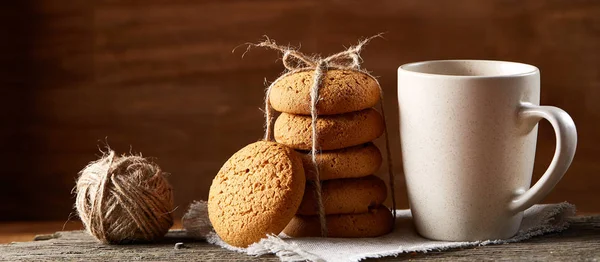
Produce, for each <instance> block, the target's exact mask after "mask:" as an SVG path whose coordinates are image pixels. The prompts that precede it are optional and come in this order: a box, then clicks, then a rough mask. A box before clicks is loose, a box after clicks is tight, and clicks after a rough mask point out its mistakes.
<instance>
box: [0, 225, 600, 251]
mask: <svg viewBox="0 0 600 262" xmlns="http://www.w3.org/2000/svg"><path fill="white" fill-rule="evenodd" d="M38 239H39V241H33V242H18V243H11V244H7V245H0V260H3V261H32V260H44V261H73V260H80V261H83V260H85V261H117V260H118V261H131V260H144V261H219V260H227V261H242V260H250V259H252V260H258V261H277V260H278V259H277V258H276V257H275V256H272V255H269V256H262V257H250V256H247V255H244V254H241V253H236V252H232V251H228V250H225V249H221V248H219V247H217V246H213V245H210V244H207V243H205V242H197V241H194V240H192V239H188V238H186V237H185V235H184V234H183V232H182V231H181V230H174V231H171V232H170V233H169V235H168V236H167V239H165V240H164V241H163V242H161V243H156V244H140V245H123V246H109V245H102V244H99V243H97V242H96V241H95V240H94V239H92V237H90V236H89V235H86V234H85V233H84V232H82V231H65V232H57V233H55V234H51V235H43V236H38ZM179 242H182V243H184V248H180V249H175V243H179ZM597 259H600V216H593V217H592V216H589V217H577V218H574V219H573V223H572V225H571V227H570V228H569V229H567V230H565V231H563V232H561V233H556V234H550V235H545V236H541V237H536V238H533V239H530V240H527V241H524V242H521V243H513V244H507V245H491V246H483V247H477V248H469V249H459V250H451V251H443V252H429V253H412V254H402V255H400V256H398V257H395V258H394V257H392V258H385V259H382V260H385V261H400V260H443V261H480V260H498V261H523V260H527V261H595V260H597Z"/></svg>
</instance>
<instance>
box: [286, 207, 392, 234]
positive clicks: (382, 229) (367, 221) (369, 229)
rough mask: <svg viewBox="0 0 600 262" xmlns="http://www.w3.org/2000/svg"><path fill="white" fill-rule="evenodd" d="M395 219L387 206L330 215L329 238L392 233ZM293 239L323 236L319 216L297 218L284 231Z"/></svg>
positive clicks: (328, 218) (328, 223)
mask: <svg viewBox="0 0 600 262" xmlns="http://www.w3.org/2000/svg"><path fill="white" fill-rule="evenodd" d="M393 223H394V218H393V217H392V213H391V212H390V210H388V209H387V208H386V207H385V206H379V207H377V208H374V209H371V210H369V212H367V213H361V214H345V215H328V216H327V230H328V231H327V232H328V234H327V236H328V237H345V238H357V237H377V236H381V235H385V234H387V233H389V232H391V231H392V226H393ZM283 233H285V234H286V235H288V236H291V237H319V236H320V235H321V231H320V226H319V218H318V217H317V216H300V215H297V216H295V217H294V218H293V219H292V221H290V223H289V224H288V225H287V227H286V228H285V229H284V230H283Z"/></svg>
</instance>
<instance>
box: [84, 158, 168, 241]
mask: <svg viewBox="0 0 600 262" xmlns="http://www.w3.org/2000/svg"><path fill="white" fill-rule="evenodd" d="M79 174H80V176H79V179H78V180H77V186H76V188H75V190H76V192H77V199H76V202H75V207H76V208H77V212H78V214H79V217H80V218H81V221H82V222H83V224H84V226H85V229H86V230H87V231H88V232H89V233H90V234H91V235H93V236H94V237H96V238H97V239H98V240H100V241H101V242H103V243H106V244H124V243H131V242H151V241H154V240H157V239H160V238H162V237H163V236H164V235H165V234H166V233H167V231H168V230H169V228H171V226H172V225H173V217H172V214H171V212H172V211H173V190H172V188H171V185H170V184H169V183H168V182H167V180H166V179H165V176H164V173H163V172H162V171H161V170H160V168H159V167H158V165H156V164H155V163H153V162H151V161H148V160H147V159H145V158H143V157H141V156H120V157H119V156H115V152H114V151H112V150H110V149H109V152H108V154H104V156H103V157H102V158H100V159H99V160H97V161H94V162H91V163H90V164H89V165H88V166H86V167H85V168H84V169H83V170H81V172H79Z"/></svg>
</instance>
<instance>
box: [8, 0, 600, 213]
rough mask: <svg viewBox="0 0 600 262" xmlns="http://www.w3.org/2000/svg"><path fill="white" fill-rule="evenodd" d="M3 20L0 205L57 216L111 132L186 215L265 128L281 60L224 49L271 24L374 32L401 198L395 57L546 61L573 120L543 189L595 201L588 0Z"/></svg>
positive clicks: (595, 24)
mask: <svg viewBox="0 0 600 262" xmlns="http://www.w3.org/2000/svg"><path fill="white" fill-rule="evenodd" d="M0 29H1V30H0V37H1V39H3V41H0V83H1V84H0V97H1V100H0V102H1V103H0V121H2V125H0V137H2V138H3V139H0V146H2V148H4V149H5V150H3V151H2V153H0V159H2V160H1V161H2V162H1V163H0V164H1V165H2V167H3V169H2V174H1V175H0V199H2V201H1V202H0V214H2V215H1V216H0V220H23V219H66V218H67V217H68V216H69V213H70V212H71V211H72V205H73V197H72V195H71V194H70V192H71V189H72V187H73V186H74V181H75V179H76V176H77V172H78V171H79V170H80V169H82V168H83V167H84V166H85V165H86V164H87V162H89V161H91V160H94V159H95V158H96V157H97V155H98V154H99V152H98V150H97V147H98V146H104V144H106V143H108V144H109V145H110V146H111V147H113V148H114V149H115V150H117V151H118V152H123V153H124V152H129V151H130V150H131V151H134V152H143V154H144V155H145V156H150V157H154V158H155V160H156V162H157V163H158V164H159V165H160V166H161V167H162V168H163V169H164V170H166V171H168V172H170V173H171V177H170V181H171V182H172V184H173V186H174V188H175V198H176V204H177V205H178V206H179V208H178V210H177V211H176V215H178V216H180V215H181V214H182V212H183V211H184V210H185V209H186V207H187V205H188V204H189V203H190V202H191V201H192V200H193V199H205V198H206V197H207V193H208V188H209V186H210V182H211V180H212V178H213V176H214V174H216V172H217V171H218V169H219V168H220V166H221V165H222V163H223V162H224V161H225V160H226V159H227V158H228V157H229V156H230V155H231V154H232V153H234V152H235V151H237V149H239V148H241V147H243V146H244V145H246V144H248V143H250V142H253V141H255V140H258V139H259V138H260V137H261V135H262V127H263V117H262V112H261V111H260V109H259V108H260V107H261V106H262V99H263V95H264V84H263V82H264V80H265V79H267V80H273V79H275V78H276V77H277V76H278V74H279V73H280V72H281V71H282V70H283V67H282V66H281V63H280V61H277V58H278V57H277V54H276V53H274V52H270V51H265V50H260V49H256V50H251V51H250V52H249V53H247V55H246V56H245V57H244V58H243V59H242V58H241V53H242V49H243V48H241V49H238V50H237V51H236V52H235V53H233V54H232V52H231V51H232V49H234V48H235V47H236V46H238V45H240V44H243V43H245V42H248V41H258V40H259V39H260V38H261V36H262V35H265V34H266V35H269V36H270V37H272V38H274V39H276V40H277V41H278V42H280V43H284V44H286V43H290V44H292V45H299V44H300V43H301V44H302V49H301V50H302V51H305V52H308V53H323V54H331V53H333V52H337V51H339V50H341V49H342V48H343V46H344V45H345V46H348V45H350V44H353V43H356V41H357V40H358V39H359V38H361V37H365V36H370V35H373V34H376V33H379V32H386V34H385V39H383V40H376V41H374V42H372V43H371V44H370V45H369V46H367V48H366V50H365V51H364V52H363V58H364V67H365V68H367V69H369V70H370V71H372V72H373V74H374V75H377V76H380V78H379V79H380V82H381V84H382V86H383V88H384V91H385V93H386V97H387V103H386V110H387V112H389V114H390V115H389V117H388V119H389V121H390V123H389V124H390V131H391V134H394V135H393V136H392V144H393V147H392V151H393V153H394V154H395V157H394V160H395V161H394V164H395V172H396V173H398V174H399V175H398V176H397V177H396V179H397V183H396V184H397V185H398V190H399V191H400V193H399V194H397V195H398V203H400V208H406V207H407V206H408V202H407V200H406V195H405V194H404V190H405V188H404V183H403V177H402V175H401V173H402V167H401V165H400V163H401V157H400V156H399V154H400V147H399V137H398V136H397V135H396V133H397V127H398V121H397V105H396V104H395V102H394V101H395V96H396V91H395V88H396V68H397V67H398V66H399V65H401V64H403V63H406V62H412V61H418V60H429V59H446V58H477V59H498V60H511V61H520V62H525V63H530V64H533V65H536V66H538V67H539V68H540V69H541V72H542V103H543V104H550V105H555V106H559V107H561V108H563V109H565V110H566V111H567V112H569V113H570V114H571V115H572V117H573V119H574V120H575V123H576V124H577V128H578V132H579V146H578V149H577V154H576V156H575V160H574V162H573V165H572V167H571V169H570V170H569V172H568V173H567V175H566V176H565V178H564V179H563V181H561V182H560V183H559V184H558V186H557V187H556V189H555V190H554V191H553V193H551V194H550V195H549V196H548V197H547V198H546V199H545V202H559V201H569V202H572V203H574V204H576V205H577V206H578V208H579V209H580V210H583V211H596V212H598V211H600V205H598V204H597V201H593V200H594V199H598V198H599V197H600V177H599V176H598V175H597V174H598V173H600V161H598V159H599V157H600V148H599V147H598V146H597V145H598V144H600V136H599V135H598V134H600V68H599V66H598V61H600V55H599V52H598V51H597V50H600V2H598V1H593V0H582V1H568V0H533V1H526V2H520V1H504V0H494V1H477V2H475V1H469V0H459V1H435V2H426V1H417V0H408V1H393V0H385V1H377V2H365V1H334V0H327V1H317V0H309V1H276V0H260V1H247V0H237V1H226V2H223V1H192V0H175V1H169V2H164V1H159V0H147V1H139V0H131V1H114V0H96V1H91V2H90V1H74V0H59V1H14V3H8V4H5V5H4V6H3V8H1V9H0ZM378 145H380V146H381V145H382V143H381V141H378ZM538 145H539V146H538V152H537V155H536V164H535V171H534V173H535V175H534V176H535V178H538V177H539V176H540V174H541V173H542V172H543V171H544V169H545V168H546V166H547V165H548V163H549V162H550V159H551V157H552V153H553V148H554V134H553V132H552V129H551V128H550V126H549V125H548V124H547V123H542V124H541V128H540V135H539V142H538ZM380 172H381V173H382V174H383V173H384V170H381V171H380Z"/></svg>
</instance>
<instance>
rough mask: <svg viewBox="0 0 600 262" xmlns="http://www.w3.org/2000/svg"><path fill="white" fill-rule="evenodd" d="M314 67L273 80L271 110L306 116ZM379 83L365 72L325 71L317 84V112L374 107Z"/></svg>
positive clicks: (336, 111)
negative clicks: (319, 83)
mask: <svg viewBox="0 0 600 262" xmlns="http://www.w3.org/2000/svg"><path fill="white" fill-rule="evenodd" d="M313 75H314V70H310V71H302V72H298V73H294V74H290V75H287V76H285V77H283V78H281V79H279V80H278V81H277V82H275V83H273V87H272V88H271V94H270V99H269V101H270V103H271V106H272V107H273V109H275V110H277V111H279V112H286V113H290V114H297V115H310V89H311V87H312V84H313ZM380 92H381V91H380V89H379V84H378V83H377V81H375V79H373V78H372V77H370V76H368V75H367V74H365V73H361V72H358V71H354V70H329V71H327V73H326V74H325V75H324V76H323V78H322V84H321V86H320V87H319V101H318V103H317V114H320V115H335V114H342V113H348V112H354V111H359V110H363V109H367V108H370V107H373V106H375V105H376V104H377V103H378V102H379V98H380Z"/></svg>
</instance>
